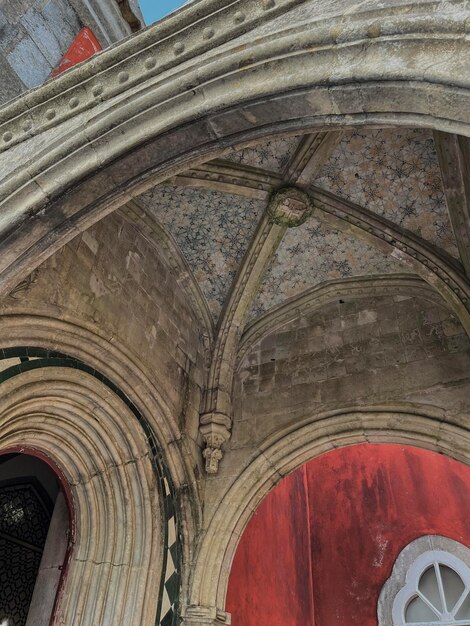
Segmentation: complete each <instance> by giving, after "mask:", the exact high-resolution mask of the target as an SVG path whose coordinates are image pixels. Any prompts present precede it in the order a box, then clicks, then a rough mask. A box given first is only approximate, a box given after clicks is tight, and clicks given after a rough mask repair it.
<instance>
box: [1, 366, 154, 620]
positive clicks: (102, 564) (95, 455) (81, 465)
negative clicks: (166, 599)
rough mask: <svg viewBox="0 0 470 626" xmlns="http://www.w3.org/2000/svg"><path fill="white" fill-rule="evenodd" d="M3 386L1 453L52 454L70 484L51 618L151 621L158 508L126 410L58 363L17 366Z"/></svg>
mask: <svg viewBox="0 0 470 626" xmlns="http://www.w3.org/2000/svg"><path fill="white" fill-rule="evenodd" d="M2 391H3V393H2V398H1V400H0V404H1V406H0V414H1V429H0V442H1V447H2V449H12V448H13V449H18V448H21V446H26V447H28V448H32V449H34V450H37V451H38V452H40V453H41V454H43V455H45V456H47V457H49V458H51V459H52V461H53V462H55V463H56V464H57V466H58V467H59V468H60V470H61V471H62V473H63V474H64V476H65V478H66V481H67V483H68V485H69V488H70V494H71V498H72V504H73V508H74V512H75V528H74V534H75V539H74V545H73V547H72V550H71V555H70V561H69V566H68V573H67V578H66V580H65V582H64V587H63V592H62V594H61V597H60V601H59V605H58V608H57V612H56V618H55V619H56V622H57V623H69V622H70V621H73V622H74V623H77V624H89V623H90V620H91V621H93V619H96V615H101V616H102V618H101V619H102V620H103V623H110V624H111V623H115V622H116V621H117V622H122V621H124V622H127V623H135V624H137V623H138V624H141V623H144V624H153V622H154V619H155V613H156V603H157V602H158V597H155V596H156V594H155V593H151V591H150V590H152V591H153V590H154V589H155V587H157V588H158V584H159V580H160V576H161V571H160V570H161V568H159V567H158V563H161V561H162V554H161V549H162V548H161V546H162V542H161V528H160V524H159V522H158V520H159V512H158V511H159V507H160V506H161V504H160V503H159V502H158V498H157V496H156V493H155V490H154V488H153V487H154V481H155V478H154V475H153V471H152V467H151V464H150V461H149V458H148V455H149V451H148V450H147V443H146V441H145V438H144V437H143V436H142V434H141V433H140V432H139V430H136V431H135V432H132V430H131V429H129V424H130V423H131V421H132V416H131V415H130V414H129V411H128V409H127V407H126V406H125V405H124V404H123V403H122V402H120V401H119V400H118V399H117V398H115V397H113V395H112V394H111V393H110V392H109V391H107V390H106V388H105V387H104V386H103V385H102V384H100V383H99V382H98V381H96V380H95V379H94V378H93V377H92V376H89V375H87V374H85V373H83V372H78V371H74V370H71V369H64V368H60V367H55V368H53V367H51V368H47V369H36V370H30V371H27V372H24V373H22V374H20V375H17V376H15V377H13V378H11V379H9V380H7V381H5V382H4V383H3V385H2ZM155 564H157V566H155ZM137 573H139V574H140V575H136V574H137ZM103 580H106V586H105V588H106V592H105V593H103V592H100V591H99V590H100V588H101V589H103V587H101V584H102V582H103ZM143 580H145V585H142V581H143ZM147 590H148V591H147Z"/></svg>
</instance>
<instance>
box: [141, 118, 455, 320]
mask: <svg viewBox="0 0 470 626" xmlns="http://www.w3.org/2000/svg"><path fill="white" fill-rule="evenodd" d="M328 135H329V136H330V139H329V141H330V143H331V145H330V147H329V148H328V150H326V151H325V150H323V152H322V149H320V151H319V150H318V148H316V151H317V153H318V152H320V153H321V154H322V155H323V156H322V158H321V159H317V160H316V161H315V163H314V165H316V167H312V166H311V165H309V159H311V158H312V154H314V155H315V152H314V150H313V148H312V145H313V144H312V141H311V139H310V137H311V136H308V135H304V136H303V137H302V136H286V137H275V138H272V139H270V140H267V141H266V140H265V141H263V142H258V143H253V144H252V145H248V146H247V145H245V146H243V147H241V148H239V149H230V150H227V152H226V154H225V155H224V158H223V159H221V160H218V161H214V162H212V163H208V164H205V165H204V166H200V168H198V169H195V170H192V171H190V172H187V173H184V174H182V175H180V176H178V177H176V178H175V179H172V180H171V181H167V182H166V183H164V184H161V185H159V186H158V187H155V188H154V189H152V190H151V191H148V192H146V193H144V194H143V195H141V196H140V197H139V199H138V200H139V202H140V203H141V204H142V206H143V207H144V208H145V210H146V211H148V213H149V214H151V215H152V216H153V217H154V218H155V219H156V220H157V221H159V222H160V223H161V224H162V226H163V227H164V228H166V229H167V230H168V231H169V232H170V233H171V234H172V235H173V237H174V238H175V240H176V242H177V244H178V246H179V247H180V249H181V252H182V254H183V255H184V257H185V259H186V261H187V262H188V265H189V267H190V268H191V271H192V273H193V275H194V278H195V280H196V281H197V283H198V284H199V286H200V289H201V291H202V293H203V295H204V297H205V299H206V301H207V304H208V307H209V309H210V311H211V314H212V316H213V319H214V323H217V321H218V319H219V316H220V312H221V310H222V308H223V306H224V304H225V303H226V301H227V298H228V297H229V294H230V292H231V289H232V288H233V285H234V281H235V279H236V275H237V272H238V271H239V270H240V264H241V263H242V260H243V258H244V256H245V255H246V254H247V251H248V250H249V248H250V244H251V242H252V240H253V237H254V235H255V231H256V228H257V225H258V224H259V222H260V220H261V218H262V216H263V214H264V211H265V208H266V206H267V203H268V201H269V197H270V194H271V192H272V190H274V189H276V188H279V187H282V186H283V185H285V184H287V183H288V182H292V180H293V177H294V178H295V176H300V178H298V180H297V184H299V186H301V187H302V188H304V189H307V188H308V187H309V185H310V184H311V185H313V186H314V187H316V188H319V189H323V190H326V191H328V192H330V193H332V194H333V195H334V196H335V197H338V198H340V199H342V200H346V201H349V202H353V203H355V204H357V205H360V206H361V207H362V208H364V209H365V210H367V211H369V212H370V213H371V214H376V215H378V216H381V217H383V218H386V219H388V220H390V222H393V224H395V225H396V226H398V227H399V229H401V230H402V231H403V232H405V233H407V232H409V233H413V234H414V235H417V236H418V237H419V238H420V239H423V240H425V241H427V242H428V243H429V244H432V246H433V247H435V248H436V250H437V249H439V250H440V251H441V253H442V254H444V256H446V257H447V258H449V259H451V257H453V258H454V259H458V258H459V257H458V249H457V244H456V239H455V237H454V233H453V229H452V225H451V220H450V218H449V213H448V210H447V206H446V199H445V194H444V189H443V185H442V180H441V174H440V169H439V162H438V158H437V154H436V148H435V145H434V139H433V135H432V132H431V131H428V130H426V129H407V128H399V129H397V128H379V129H359V130H356V129H355V130H349V131H345V132H339V133H328ZM333 135H335V137H334V138H333V141H331V136H333ZM403 272H409V273H413V269H412V268H410V267H407V265H405V264H404V263H403V262H402V260H401V259H399V258H398V257H397V256H395V257H394V256H392V255H391V254H390V253H387V252H384V251H383V250H381V249H380V248H379V247H376V246H374V245H371V244H370V243H368V242H365V241H364V240H362V239H359V238H358V237H357V236H356V233H355V232H354V231H352V230H351V229H348V228H345V229H344V230H343V229H337V228H334V227H332V226H331V225H329V224H325V223H322V222H321V220H319V219H317V216H316V215H315V216H312V217H310V218H309V219H308V220H307V221H306V222H305V223H304V224H302V225H301V226H298V227H296V228H290V229H288V230H287V231H286V233H285V235H284V236H283V238H282V241H281V242H280V244H279V246H278V247H277V249H275V250H273V253H272V257H271V259H270V261H269V263H268V266H267V268H266V271H265V272H264V274H263V276H262V277H261V280H260V283H259V285H258V288H257V291H256V293H255V294H253V301H252V303H251V305H250V307H249V313H248V316H247V321H252V320H254V319H256V318H257V317H259V316H260V315H263V314H264V313H266V312H267V311H269V310H270V309H272V308H273V307H274V306H277V305H279V304H281V303H282V302H284V301H285V300H287V299H291V298H295V297H297V296H298V295H300V294H301V293H303V292H304V291H305V290H307V289H311V288H312V287H315V286H317V285H319V284H321V283H323V282H325V281H328V280H334V279H338V278H349V277H356V276H377V275H384V274H393V273H403Z"/></svg>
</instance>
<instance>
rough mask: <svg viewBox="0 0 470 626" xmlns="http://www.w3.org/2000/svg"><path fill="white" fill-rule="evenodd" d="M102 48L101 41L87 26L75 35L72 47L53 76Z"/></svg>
mask: <svg viewBox="0 0 470 626" xmlns="http://www.w3.org/2000/svg"><path fill="white" fill-rule="evenodd" d="M100 50H102V48H101V45H100V42H99V41H98V39H97V38H96V37H95V35H94V34H93V31H92V30H91V29H90V28H88V27H87V26H85V27H84V28H82V29H81V30H80V32H79V33H78V35H77V36H76V37H75V39H74V40H73V42H72V44H71V46H70V48H69V49H68V50H67V52H66V53H65V54H64V56H63V58H62V60H61V62H60V63H59V65H58V66H57V67H56V68H55V70H54V71H53V72H52V74H51V76H58V75H59V74H62V72H65V71H66V70H69V69H70V68H71V67H73V66H74V65H77V63H81V62H82V61H86V60H87V59H89V58H90V57H92V56H93V55H94V54H96V53H97V52H99V51H100Z"/></svg>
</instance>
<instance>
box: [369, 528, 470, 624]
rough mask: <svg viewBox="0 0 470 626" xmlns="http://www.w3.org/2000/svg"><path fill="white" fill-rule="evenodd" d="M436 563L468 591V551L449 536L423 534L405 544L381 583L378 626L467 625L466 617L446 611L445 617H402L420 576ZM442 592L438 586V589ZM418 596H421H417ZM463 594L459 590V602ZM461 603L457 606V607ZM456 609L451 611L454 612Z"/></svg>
mask: <svg viewBox="0 0 470 626" xmlns="http://www.w3.org/2000/svg"><path fill="white" fill-rule="evenodd" d="M435 563H440V564H442V565H445V566H447V567H450V568H451V569H452V570H454V571H455V572H456V573H457V574H458V575H459V576H460V578H461V579H462V582H463V584H464V585H465V592H467V591H470V550H469V549H468V548H467V547H466V546H464V545H463V544H461V543H459V542H458V541H454V540H452V539H448V538H447V537H442V536H440V535H425V536H423V537H419V538H418V539H415V540H414V541H412V542H411V543H410V544H408V545H407V546H406V547H405V548H404V549H403V550H402V551H401V552H400V554H399V555H398V557H397V559H396V561H395V564H394V566H393V570H392V573H391V576H390V578H389V579H388V580H387V581H386V583H385V584H384V586H383V588H382V591H381V593H380V597H379V602H378V606H377V616H378V624H379V626H467V625H470V619H465V620H455V619H454V618H453V617H452V614H447V615H446V616H445V618H446V619H445V620H444V621H442V619H441V621H439V619H438V618H437V617H436V621H435V622H423V623H419V622H415V623H412V624H411V623H410V622H406V620H405V611H406V608H407V607H408V604H409V602H410V601H411V600H412V599H413V598H414V597H415V596H416V595H420V594H419V593H418V584H419V580H420V578H421V575H422V574H423V573H424V572H425V571H426V570H427V569H428V568H429V567H430V566H432V565H433V564H435ZM441 593H442V589H441ZM421 597H422V596H421ZM465 597H466V595H465V593H464V592H463V595H462V597H461V603H462V602H463V601H464V599H465ZM424 601H425V602H426V600H424ZM461 603H460V604H459V606H458V608H460V606H461ZM458 608H455V607H454V610H453V611H452V613H453V614H455V613H456V612H457V611H458Z"/></svg>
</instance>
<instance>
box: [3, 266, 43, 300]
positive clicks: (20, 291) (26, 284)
mask: <svg viewBox="0 0 470 626" xmlns="http://www.w3.org/2000/svg"><path fill="white" fill-rule="evenodd" d="M37 279H38V270H37V269H36V270H33V271H32V272H31V274H29V276H27V277H26V278H25V279H24V280H22V281H21V282H20V283H18V284H17V285H16V287H14V288H13V289H12V290H11V291H10V293H9V294H8V297H9V298H11V299H12V300H21V298H22V297H23V296H24V294H25V293H26V292H27V291H28V289H30V287H31V286H32V285H34V283H36V282H37Z"/></svg>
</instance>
